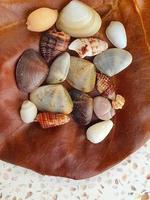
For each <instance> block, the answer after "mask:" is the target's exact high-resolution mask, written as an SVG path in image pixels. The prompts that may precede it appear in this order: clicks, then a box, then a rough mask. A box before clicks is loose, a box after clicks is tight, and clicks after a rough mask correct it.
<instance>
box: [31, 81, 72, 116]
mask: <svg viewBox="0 0 150 200" xmlns="http://www.w3.org/2000/svg"><path fill="white" fill-rule="evenodd" d="M30 100H31V101H32V102H33V103H34V104H35V105H36V106H37V108H38V110H40V111H48V112H54V113H64V114H69V113H71V112H72V109H73V103H72V100H71V97H70V95H69V93H68V92H67V90H66V89H65V88H64V87H63V86H62V85H60V84H58V85H47V86H41V87H39V88H37V89H35V90H34V91H33V92H31V94H30Z"/></svg>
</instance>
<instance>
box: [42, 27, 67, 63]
mask: <svg viewBox="0 0 150 200" xmlns="http://www.w3.org/2000/svg"><path fill="white" fill-rule="evenodd" d="M69 42H70V36H69V35H68V34H66V33H64V32H62V31H57V30H56V29H52V30H49V31H46V32H44V33H43V34H42V36H41V40H40V52H41V55H42V56H43V57H44V59H45V60H46V62H47V63H49V62H51V61H52V60H54V58H55V57H56V56H58V55H59V54H61V53H63V52H65V51H66V50H67V48H68V45H69Z"/></svg>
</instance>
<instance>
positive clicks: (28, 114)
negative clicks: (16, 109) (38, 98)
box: [20, 100, 37, 123]
mask: <svg viewBox="0 0 150 200" xmlns="http://www.w3.org/2000/svg"><path fill="white" fill-rule="evenodd" d="M36 116H37V107H36V106H35V105H34V103H32V102H31V101H28V100H26V101H24V102H23V104H22V106H21V110H20V117H21V119H22V121H23V122H25V123H31V122H33V121H34V119H35V118H36Z"/></svg>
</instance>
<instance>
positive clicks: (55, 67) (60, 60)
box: [47, 52, 70, 84]
mask: <svg viewBox="0 0 150 200" xmlns="http://www.w3.org/2000/svg"><path fill="white" fill-rule="evenodd" d="M69 67H70V55H69V53H67V52H65V53H63V54H61V55H60V56H58V57H57V58H56V59H55V60H54V62H53V63H52V65H51V66H50V71H49V75H48V77H47V83H49V84H56V83H61V82H63V81H64V80H65V79H66V78H67V75H68V72H69Z"/></svg>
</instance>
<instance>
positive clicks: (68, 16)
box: [56, 0, 102, 37]
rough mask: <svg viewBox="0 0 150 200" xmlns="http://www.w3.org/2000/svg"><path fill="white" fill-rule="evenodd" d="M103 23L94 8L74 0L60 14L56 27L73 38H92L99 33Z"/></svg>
mask: <svg viewBox="0 0 150 200" xmlns="http://www.w3.org/2000/svg"><path fill="white" fill-rule="evenodd" d="M101 23H102V20H101V17H100V16H99V14H98V13H97V12H96V11H95V10H94V9H93V8H91V7H89V6H88V5H86V4H84V3H83V2H81V1H78V0H72V1H71V2H69V3H68V4H67V5H66V6H65V7H64V8H63V9H62V11H61V12H60V15H59V18H58V20H57V23H56V26H57V28H58V29H59V30H62V31H64V32H65V33H68V34H69V35H70V36H72V37H90V36H93V35H94V34H95V33H97V32H98V31H99V29H100V27H101Z"/></svg>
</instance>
